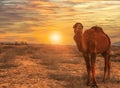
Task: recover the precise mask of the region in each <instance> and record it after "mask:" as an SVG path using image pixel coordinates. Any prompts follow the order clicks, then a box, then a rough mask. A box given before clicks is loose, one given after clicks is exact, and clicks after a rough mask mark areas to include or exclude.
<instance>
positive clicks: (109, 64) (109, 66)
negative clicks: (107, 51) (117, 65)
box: [108, 55, 111, 79]
mask: <svg viewBox="0 0 120 88" xmlns="http://www.w3.org/2000/svg"><path fill="white" fill-rule="evenodd" d="M110 68H111V63H110V55H109V57H108V79H110Z"/></svg>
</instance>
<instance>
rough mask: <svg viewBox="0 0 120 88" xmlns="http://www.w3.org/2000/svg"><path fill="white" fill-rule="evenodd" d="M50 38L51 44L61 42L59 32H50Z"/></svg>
mask: <svg viewBox="0 0 120 88" xmlns="http://www.w3.org/2000/svg"><path fill="white" fill-rule="evenodd" d="M50 40H51V43H52V44H60V43H61V34H60V33H56V32H55V33H52V34H51V35H50Z"/></svg>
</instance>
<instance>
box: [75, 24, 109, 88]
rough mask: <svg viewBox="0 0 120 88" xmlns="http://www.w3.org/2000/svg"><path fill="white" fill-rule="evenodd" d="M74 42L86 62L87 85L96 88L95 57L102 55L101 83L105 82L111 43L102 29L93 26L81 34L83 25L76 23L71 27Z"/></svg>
mask: <svg viewBox="0 0 120 88" xmlns="http://www.w3.org/2000/svg"><path fill="white" fill-rule="evenodd" d="M73 29H74V33H75V35H74V40H75V42H76V45H77V48H78V50H79V51H80V52H82V55H83V57H84V59H85V62H86V69H87V75H88V77H87V85H88V86H91V85H92V86H96V87H97V86H98V85H97V82H96V73H95V61H96V55H97V54H102V56H103V57H104V61H105V67H104V77H103V82H105V80H106V72H108V75H107V78H108V79H109V78H110V47H111V41H110V38H109V37H108V35H107V34H105V33H104V31H103V29H102V28H101V27H99V26H93V27H91V28H90V29H88V30H86V31H85V32H84V33H83V25H82V24H81V23H76V24H74V26H73Z"/></svg>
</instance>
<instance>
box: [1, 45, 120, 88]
mask: <svg viewBox="0 0 120 88" xmlns="http://www.w3.org/2000/svg"><path fill="white" fill-rule="evenodd" d="M111 61H112V62H111V63H112V68H111V79H110V80H107V81H106V83H103V82H102V78H103V69H104V59H103V58H102V57H101V56H100V55H98V57H97V61H96V70H97V73H96V75H97V81H98V83H99V88H119V87H120V47H116V46H113V47H112V57H111ZM86 79H87V73H86V68H85V62H84V59H83V57H82V55H81V54H80V53H79V52H78V50H77V48H76V46H65V45H64V46H62V45H21V46H15V45H2V46H0V88H90V87H88V86H86Z"/></svg>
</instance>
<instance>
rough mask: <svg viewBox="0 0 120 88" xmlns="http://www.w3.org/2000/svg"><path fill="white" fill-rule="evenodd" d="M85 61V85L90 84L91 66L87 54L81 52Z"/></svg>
mask: <svg viewBox="0 0 120 88" xmlns="http://www.w3.org/2000/svg"><path fill="white" fill-rule="evenodd" d="M83 56H84V59H85V62H86V69H87V73H88V79H87V85H88V86H90V81H91V66H90V58H89V55H88V54H83Z"/></svg>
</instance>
